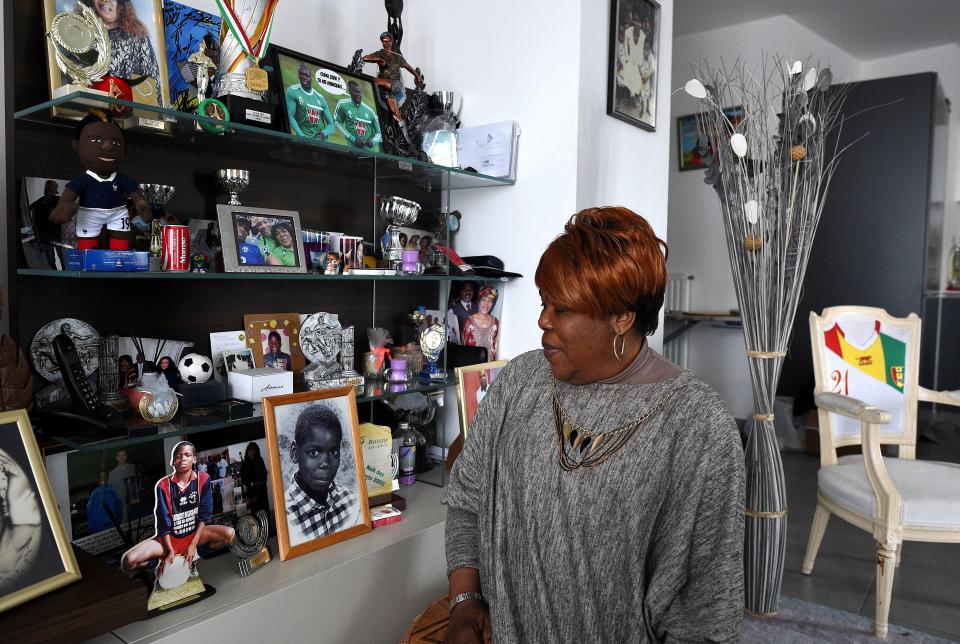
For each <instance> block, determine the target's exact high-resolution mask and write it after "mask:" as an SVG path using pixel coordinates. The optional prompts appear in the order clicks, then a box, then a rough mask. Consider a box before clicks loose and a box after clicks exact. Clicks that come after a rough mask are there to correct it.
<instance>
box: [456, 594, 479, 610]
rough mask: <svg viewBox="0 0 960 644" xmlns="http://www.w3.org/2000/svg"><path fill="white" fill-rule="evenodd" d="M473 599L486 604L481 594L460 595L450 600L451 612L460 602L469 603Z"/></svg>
mask: <svg viewBox="0 0 960 644" xmlns="http://www.w3.org/2000/svg"><path fill="white" fill-rule="evenodd" d="M471 599H479V600H480V601H482V602H484V603H486V602H485V600H484V599H483V595H481V594H480V593H477V592H468V593H460V594H459V595H457V596H456V597H454V598H453V599H451V600H450V610H453V609H454V607H455V606H456V605H457V604H459V603H460V602H465V601H469V600H471Z"/></svg>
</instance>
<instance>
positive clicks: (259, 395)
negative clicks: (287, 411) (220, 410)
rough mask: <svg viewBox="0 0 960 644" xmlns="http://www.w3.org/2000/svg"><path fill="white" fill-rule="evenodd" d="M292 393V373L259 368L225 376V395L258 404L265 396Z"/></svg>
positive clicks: (232, 372)
mask: <svg viewBox="0 0 960 644" xmlns="http://www.w3.org/2000/svg"><path fill="white" fill-rule="evenodd" d="M292 393H293V372H292V371H285V370H283V369H272V368H270V367H259V368H257V369H247V370H245V371H231V372H230V373H228V374H227V395H228V396H230V397H231V398H237V399H238V400H246V401H248V402H252V403H258V402H260V401H261V400H263V399H264V398H265V397H267V396H279V395H281V394H292Z"/></svg>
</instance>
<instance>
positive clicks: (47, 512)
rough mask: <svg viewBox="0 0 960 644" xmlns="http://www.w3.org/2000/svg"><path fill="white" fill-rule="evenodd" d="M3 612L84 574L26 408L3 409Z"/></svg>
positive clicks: (0, 446)
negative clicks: (68, 536) (58, 505)
mask: <svg viewBox="0 0 960 644" xmlns="http://www.w3.org/2000/svg"><path fill="white" fill-rule="evenodd" d="M0 522H2V523H3V528H2V531H0V612H2V611H5V610H8V609H10V608H12V607H14V606H16V605H18V604H22V603H23V602H25V601H27V600H29V599H33V598H34V597H37V596H38V595H42V594H44V593H47V592H50V591H51V590H54V589H55V588H59V587H60V586H63V585H65V584H69V583H71V582H74V581H76V580H78V579H80V568H79V567H78V566H77V560H76V559H75V558H74V555H73V549H72V546H71V545H70V540H69V539H68V538H67V533H66V530H65V529H64V527H63V519H62V518H61V517H60V512H59V510H58V509H57V502H56V500H55V499H54V496H53V490H52V489H51V487H50V481H49V480H48V479H47V473H46V469H45V468H44V466H43V457H42V456H41V455H40V450H39V449H38V448H37V441H36V439H35V438H34V435H33V428H32V427H31V426H30V419H29V417H28V416H27V412H26V411H24V410H17V411H8V412H3V413H0Z"/></svg>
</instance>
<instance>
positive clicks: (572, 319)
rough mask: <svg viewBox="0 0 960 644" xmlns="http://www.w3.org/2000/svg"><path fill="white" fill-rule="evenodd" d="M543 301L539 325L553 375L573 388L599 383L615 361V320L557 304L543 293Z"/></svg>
mask: <svg viewBox="0 0 960 644" xmlns="http://www.w3.org/2000/svg"><path fill="white" fill-rule="evenodd" d="M541 299H542V300H543V310H542V311H541V312H540V319H539V320H538V321H537V324H538V326H539V327H540V329H541V330H542V331H543V336H542V338H541V344H542V345H543V355H544V357H545V358H546V359H547V361H548V362H549V363H550V368H551V370H552V371H553V375H554V376H555V377H556V378H557V379H558V380H563V381H564V382H569V383H570V384H573V385H583V384H587V383H589V382H596V381H597V380H600V379H601V378H602V377H603V375H602V374H603V373H604V372H605V371H609V367H610V363H611V361H615V358H614V357H613V325H612V321H611V320H609V319H607V318H601V319H595V318H592V317H590V316H589V315H587V314H585V313H577V312H576V311H571V310H570V309H566V308H563V307H562V306H559V305H554V304H553V303H552V302H551V301H550V299H549V298H548V297H547V296H546V295H543V294H541Z"/></svg>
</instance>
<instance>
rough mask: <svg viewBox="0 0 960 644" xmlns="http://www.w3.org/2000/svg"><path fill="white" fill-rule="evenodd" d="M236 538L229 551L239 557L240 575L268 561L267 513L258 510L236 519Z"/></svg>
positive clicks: (268, 525)
mask: <svg viewBox="0 0 960 644" xmlns="http://www.w3.org/2000/svg"><path fill="white" fill-rule="evenodd" d="M234 531H235V533H236V538H235V539H234V540H233V542H232V543H231V544H230V551H231V552H232V553H233V554H235V555H236V556H237V557H239V558H240V561H239V562H238V563H237V567H238V568H239V569H240V576H241V577H246V576H247V575H249V574H251V573H253V571H255V570H256V569H257V568H259V567H260V566H262V565H263V564H265V563H268V562H269V561H270V545H269V544H268V543H267V540H268V539H269V537H270V524H269V523H268V521H267V513H266V512H265V511H264V510H260V511H259V512H257V513H256V514H248V515H246V516H242V517H240V518H239V519H237V525H236V526H234Z"/></svg>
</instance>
